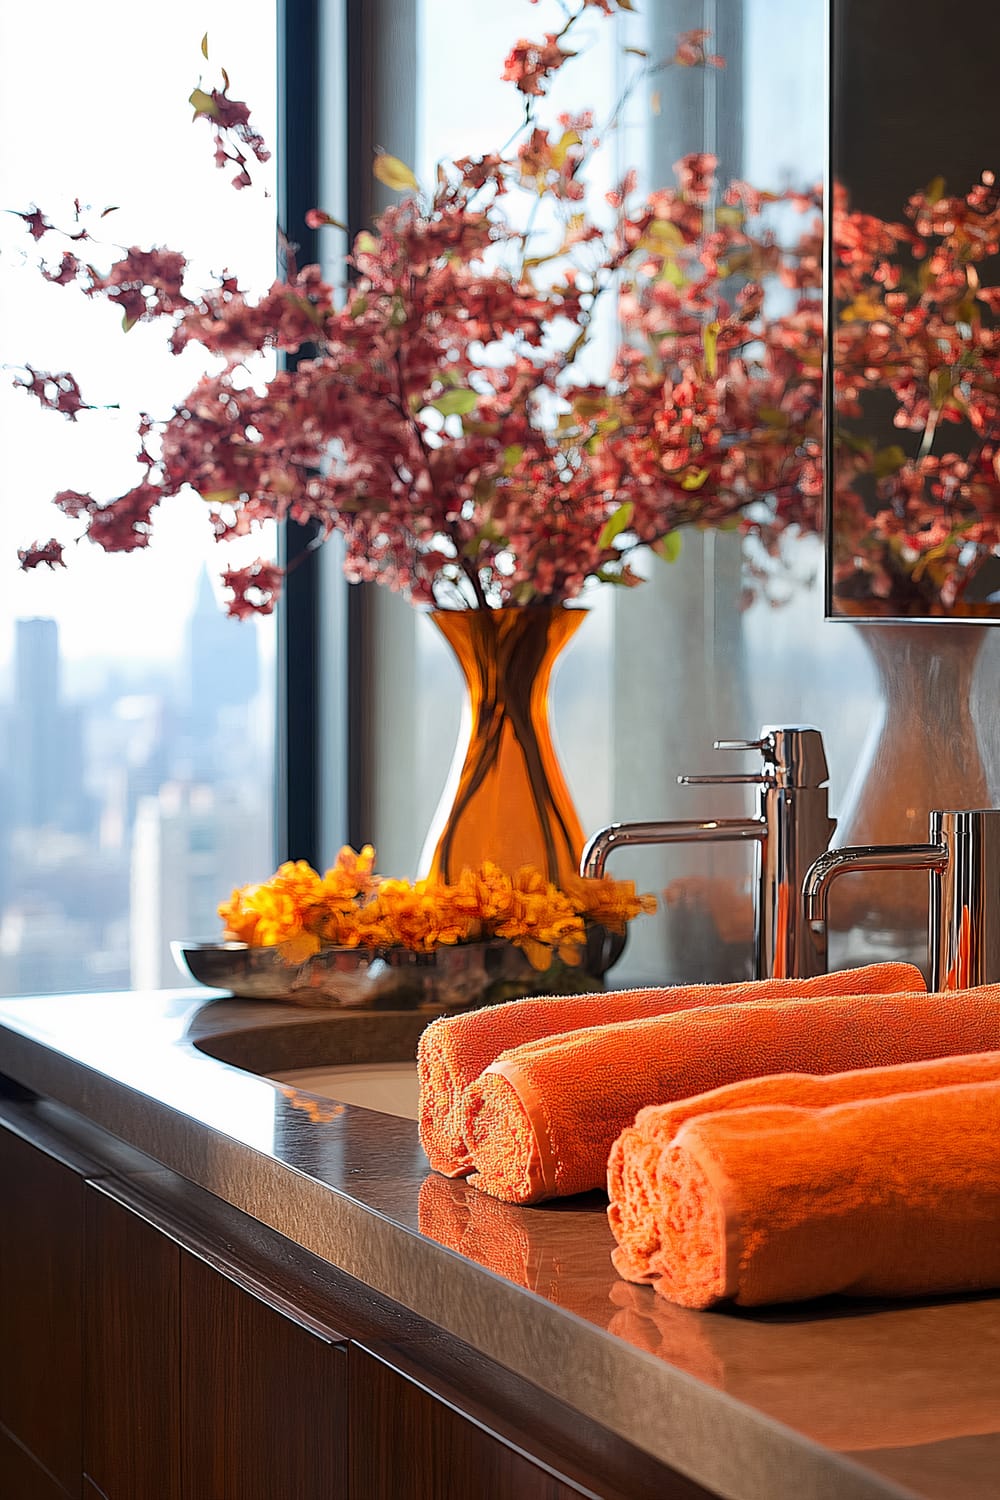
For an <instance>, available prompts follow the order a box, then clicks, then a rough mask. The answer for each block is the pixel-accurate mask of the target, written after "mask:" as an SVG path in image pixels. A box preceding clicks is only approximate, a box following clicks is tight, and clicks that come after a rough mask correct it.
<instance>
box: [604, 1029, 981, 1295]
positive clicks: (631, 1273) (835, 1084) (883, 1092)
mask: <svg viewBox="0 0 1000 1500" xmlns="http://www.w3.org/2000/svg"><path fill="white" fill-rule="evenodd" d="M988 1082H998V1083H1000V1052H980V1053H974V1054H972V1055H971V1056H970V1055H960V1056H957V1057H936V1058H932V1059H930V1060H929V1061H926V1062H910V1063H899V1064H896V1065H895V1066H891V1067H886V1068H861V1069H857V1070H853V1071H850V1072H847V1073H833V1074H830V1075H828V1076H826V1077H822V1076H817V1075H815V1074H803V1073H778V1074H772V1075H771V1076H770V1077H765V1078H749V1079H746V1080H744V1081H743V1082H741V1083H732V1084H729V1085H727V1086H726V1087H724V1088H718V1089H712V1090H710V1091H709V1092H708V1093H703V1094H696V1095H694V1096H693V1097H691V1098H689V1099H681V1100H679V1101H678V1102H677V1103H674V1104H657V1105H653V1106H651V1107H649V1108H647V1109H642V1110H640V1111H639V1113H638V1115H637V1116H636V1121H635V1124H634V1125H630V1126H628V1127H627V1128H626V1129H625V1130H623V1131H622V1133H621V1135H620V1136H619V1137H618V1139H617V1140H616V1141H615V1143H614V1145H613V1146H612V1148H611V1155H610V1157H609V1158H608V1199H609V1202H608V1222H609V1224H610V1225H611V1232H612V1234H613V1235H614V1237H615V1239H616V1240H617V1242H618V1247H617V1249H616V1250H614V1251H613V1253H612V1256H611V1259H612V1261H613V1262H614V1267H615V1270H616V1271H617V1272H618V1274H619V1275H620V1276H623V1277H624V1278H625V1280H626V1281H640V1282H641V1281H650V1282H652V1283H653V1284H654V1285H655V1286H657V1288H658V1290H661V1291H663V1292H664V1293H665V1295H667V1296H669V1295H670V1293H669V1290H668V1289H667V1287H666V1286H661V1285H660V1283H661V1280H662V1278H663V1276H664V1274H665V1273H664V1265H665V1264H666V1262H665V1261H664V1259H663V1257H664V1246H665V1245H666V1244H668V1243H670V1244H673V1243H674V1241H675V1240H676V1236H677V1227H676V1226H677V1214H678V1212H679V1211H680V1207H679V1204H678V1202H677V1201H676V1196H675V1179H674V1177H673V1175H672V1169H671V1163H672V1162H673V1150H674V1141H675V1139H676V1137H677V1133H678V1131H679V1130H680V1129H681V1127H682V1126H683V1125H685V1124H686V1123H687V1122H688V1121H689V1120H693V1119H695V1118H700V1117H701V1116H703V1115H705V1116H707V1115H719V1114H723V1113H726V1112H729V1111H745V1110H750V1109H769V1108H771V1107H774V1106H781V1107H785V1106H793V1107H796V1108H804V1109H825V1108H829V1107H831V1106H833V1105H836V1104H849V1103H858V1102H860V1101H862V1100H866V1099H881V1098H885V1097H887V1096H889V1095H892V1094H911V1093H920V1092H925V1091H926V1090H928V1089H940V1088H948V1087H952V1086H954V1085H956V1084H963V1083H988ZM997 1153H998V1159H1000V1145H998V1147H997Z"/></svg>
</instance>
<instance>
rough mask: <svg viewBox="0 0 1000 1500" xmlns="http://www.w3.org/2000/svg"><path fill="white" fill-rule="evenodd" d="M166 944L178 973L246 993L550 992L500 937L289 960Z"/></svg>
mask: <svg viewBox="0 0 1000 1500" xmlns="http://www.w3.org/2000/svg"><path fill="white" fill-rule="evenodd" d="M170 949H171V952H172V954H173V956H174V962H175V963H176V964H177V967H178V968H179V969H180V971H181V973H184V974H190V975H191V977H192V978H193V979H196V980H197V981H198V983H199V984H204V985H209V986H210V987H211V988H212V989H218V990H226V991H228V993H229V994H231V995H235V996H237V997H238V998H239V999H243V1000H288V1001H291V1002H292V1003H293V1004H296V1005H317V1006H327V1007H331V1006H333V1007H336V1006H358V1007H368V1008H374V1007H383V1008H391V1009H400V1010H402V1009H410V1008H419V1009H421V1010H451V1009H461V1008H462V1007H464V1006H470V1005H483V1004H487V1003H490V1002H491V1001H496V1000H508V999H512V998H514V997H515V996H516V995H524V994H527V993H531V992H534V993H541V992H549V990H550V987H551V983H552V980H551V972H549V973H548V974H544V975H543V974H541V973H539V971H538V970H536V969H533V968H532V966H531V964H530V963H529V961H528V959H527V958H526V957H525V955H524V954H523V953H522V951H521V949H520V948H517V947H515V946H514V944H512V943H509V942H504V941H502V940H498V939H494V940H491V941H490V942H485V943H456V944H455V945H454V946H450V947H441V948H436V949H435V950H434V951H433V952H432V953H412V952H410V950H409V949H406V948H382V949H371V948H321V949H320V951H319V952H318V953H316V954H314V955H313V956H312V957H311V958H308V959H306V960H305V962H304V963H301V964H290V963H287V962H286V961H285V960H284V959H283V958H282V956H281V954H280V953H279V952H278V950H277V948H260V947H252V946H251V945H250V944H248V943H192V942H183V941H178V942H173V943H171V945H170ZM573 972H574V973H575V972H576V971H573ZM581 977H582V976H581Z"/></svg>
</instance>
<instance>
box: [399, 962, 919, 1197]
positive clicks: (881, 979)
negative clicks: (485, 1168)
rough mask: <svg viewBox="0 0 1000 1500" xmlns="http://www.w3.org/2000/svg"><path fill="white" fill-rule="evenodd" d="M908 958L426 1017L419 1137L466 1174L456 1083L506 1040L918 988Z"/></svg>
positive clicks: (515, 1043)
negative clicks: (772, 1002) (748, 1003)
mask: <svg viewBox="0 0 1000 1500" xmlns="http://www.w3.org/2000/svg"><path fill="white" fill-rule="evenodd" d="M924 988H925V986H924V981H923V976H922V975H921V973H920V970H919V969H917V968H915V967H914V965H912V964H902V963H884V964H869V965H867V966H866V967H865V968H861V969H848V970H845V971H843V972H841V973H836V974H823V975H820V976H818V977H817V978H815V979H762V980H754V981H750V982H747V983H745V984H698V985H676V986H673V987H671V988H660V989H645V990H621V991H612V992H611V993H609V994H599V995H573V996H566V995H557V996H551V997H548V998H544V999H535V1000H512V1001H510V1002H509V1003H508V1004H506V1005H493V1006H488V1007H487V1008H485V1009H483V1010H474V1011H468V1012H466V1013H465V1014H464V1015H459V1016H442V1017H441V1018H440V1019H439V1020H437V1021H432V1022H431V1024H430V1025H429V1026H428V1028H427V1030H426V1031H425V1032H424V1033H423V1035H422V1036H421V1038H420V1043H419V1046H418V1048H417V1064H418V1070H419V1075H420V1141H421V1144H422V1146H423V1148H424V1150H425V1151H426V1153H427V1159H428V1161H429V1162H430V1164H431V1166H432V1167H433V1168H434V1170H435V1171H436V1172H442V1173H443V1174H444V1175H445V1176H446V1177H464V1176H465V1175H466V1174H467V1173H469V1172H471V1171H472V1160H471V1158H470V1156H469V1153H468V1150H467V1149H466V1145H465V1139H464V1137H463V1134H462V1123H461V1121H462V1116H461V1096H462V1090H463V1089H464V1088H465V1087H466V1086H467V1085H468V1084H470V1083H472V1081H473V1079H475V1078H478V1077H479V1075H480V1073H481V1072H482V1071H483V1069H484V1068H486V1067H488V1066H489V1065H490V1063H491V1062H494V1061H495V1060H496V1058H498V1057H499V1056H500V1053H501V1052H504V1051H506V1050H507V1049H508V1048H510V1047H520V1046H521V1045H522V1044H523V1043H525V1042H534V1041H538V1040H539V1039H540V1038H542V1037H549V1036H557V1035H560V1034H561V1033H562V1032H566V1031H577V1030H580V1029H582V1028H583V1027H589V1026H604V1025H610V1024H612V1023H615V1022H618V1021H633V1020H636V1019H637V1018H638V1017H640V1016H659V1015H663V1014H665V1013H667V1012H670V1011H676V1010H690V1009H691V1008H693V1007H694V1006H700V1005H725V1004H734V1003H736V1002H739V1001H743V1000H759V999H774V998H781V997H788V996H791V995H798V996H802V997H803V998H817V997H821V996H828V995H844V994H851V995H863V994H891V993H893V992H894V991H903V990H920V989H924Z"/></svg>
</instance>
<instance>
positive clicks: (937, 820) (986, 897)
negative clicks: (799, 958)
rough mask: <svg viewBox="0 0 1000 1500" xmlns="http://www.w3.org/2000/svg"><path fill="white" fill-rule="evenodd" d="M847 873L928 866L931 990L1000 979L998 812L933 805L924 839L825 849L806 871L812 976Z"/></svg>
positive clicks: (820, 965)
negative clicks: (834, 896)
mask: <svg viewBox="0 0 1000 1500" xmlns="http://www.w3.org/2000/svg"><path fill="white" fill-rule="evenodd" d="M852 870H927V871H929V872H930V895H929V903H928V923H927V934H928V956H929V962H930V983H931V988H932V989H933V990H957V989H963V990H964V989H969V988H971V987H972V986H973V985H977V984H992V983H996V982H998V981H1000V911H998V909H997V894H998V892H1000V810H998V809H995V808H978V809H967V810H965V811H959V812H954V811H951V812H942V811H939V810H935V811H934V812H932V813H931V815H930V837H929V839H928V842H927V843H926V844H868V845H858V846H857V847H848V848H844V849H829V850H827V852H826V853H825V854H821V855H820V856H819V858H818V859H817V860H816V861H815V863H814V864H813V865H812V867H811V868H810V869H809V870H808V871H807V873H806V877H805V880H804V882H803V886H802V901H803V918H804V922H803V926H804V931H805V934H806V936H807V938H808V940H809V941H810V942H811V944H812V946H813V960H812V961H813V964H814V970H813V972H815V973H823V972H824V971H825V969H826V962H827V906H828V896H829V892H830V887H831V885H832V884H833V882H834V881H835V880H837V879H839V877H840V876H841V875H849V874H850V873H851V871H852Z"/></svg>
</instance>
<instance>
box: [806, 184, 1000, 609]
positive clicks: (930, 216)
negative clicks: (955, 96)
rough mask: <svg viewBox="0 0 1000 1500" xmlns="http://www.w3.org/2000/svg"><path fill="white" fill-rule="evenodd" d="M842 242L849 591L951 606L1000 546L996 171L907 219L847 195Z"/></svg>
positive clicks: (841, 429) (842, 579) (865, 597)
mask: <svg viewBox="0 0 1000 1500" xmlns="http://www.w3.org/2000/svg"><path fill="white" fill-rule="evenodd" d="M833 242H834V265H833V277H834V296H835V299H836V308H837V322H836V327H835V329H834V334H833V337H834V358H833V372H834V399H835V402H836V431H835V444H836V449H835V451H836V464H835V484H834V493H833V506H834V525H833V528H832V534H833V546H834V555H833V582H834V590H835V594H836V596H837V599H838V601H839V602H842V603H843V604H844V605H845V607H847V606H850V605H852V604H853V605H854V606H855V607H859V608H861V609H866V610H868V611H869V612H871V613H883V612H884V613H887V614H904V615H905V614H910V615H924V614H945V613H949V612H950V611H951V610H952V609H954V607H955V606H956V604H958V603H960V601H961V600H962V599H963V596H964V595H965V593H966V591H967V590H968V588H969V585H970V584H971V583H972V581H973V579H974V578H975V576H976V574H977V573H978V572H979V570H980V569H981V568H982V567H983V565H984V563H985V562H986V561H987V560H988V559H989V558H990V557H993V556H998V555H1000V394H998V391H1000V328H998V327H997V324H996V314H997V313H998V312H1000V284H998V282H997V272H998V267H997V262H996V257H997V254H998V252H1000V192H998V189H997V184H996V181H995V177H994V174H993V173H992V172H984V173H983V175H982V179H981V181H980V182H978V183H977V184H975V185H974V186H973V188H972V189H971V191H969V192H968V193H967V194H965V196H962V197H960V196H954V195H951V194H949V193H947V192H946V191H945V184H944V183H943V182H942V181H940V180H938V181H936V182H934V183H932V184H931V185H930V186H929V187H928V188H926V189H925V190H924V191H922V192H919V193H915V194H914V195H913V196H912V197H911V198H910V200H909V202H908V203H907V205H906V211H905V216H904V219H903V221H901V222H900V223H896V224H890V223H885V222H883V221H882V220H880V219H877V218H873V217H872V216H871V215H868V214H862V213H857V212H848V210H847V205H846V203H845V202H844V200H843V197H842V196H839V197H838V199H837V200H836V201H835V204H834V219H833ZM886 433H888V434H889V437H888V438H887V437H886ZM893 433H895V440H893V437H892V434H893Z"/></svg>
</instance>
